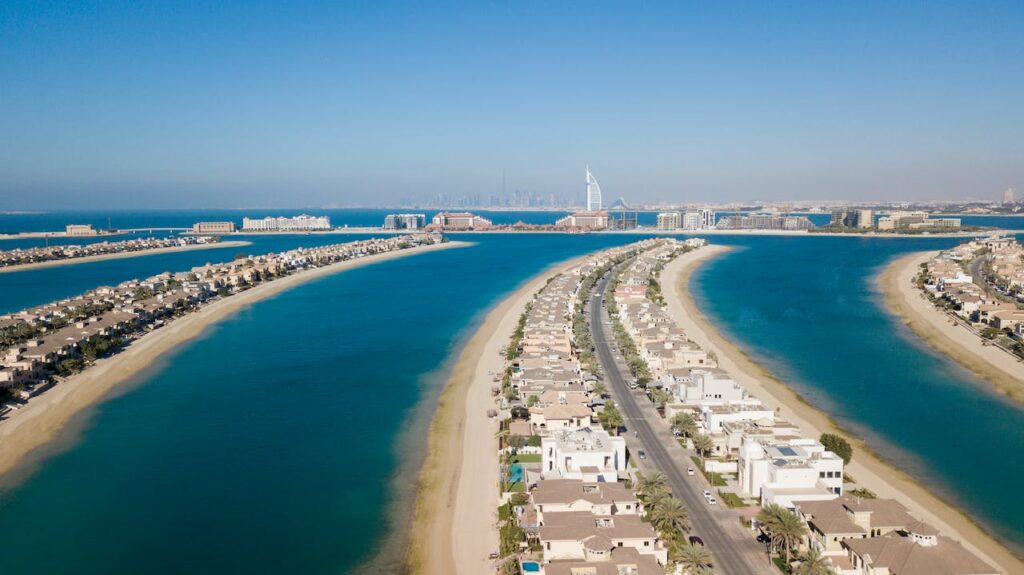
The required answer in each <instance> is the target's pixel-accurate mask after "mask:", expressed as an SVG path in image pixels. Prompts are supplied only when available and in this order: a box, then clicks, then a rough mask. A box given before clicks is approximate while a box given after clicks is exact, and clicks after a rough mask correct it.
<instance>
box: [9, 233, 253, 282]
mask: <svg viewBox="0 0 1024 575" xmlns="http://www.w3.org/2000/svg"><path fill="white" fill-rule="evenodd" d="M251 245H252V242H248V241H243V240H232V241H230V242H217V243H214V244H195V245H190V246H171V247H167V248H153V249H148V250H135V251H127V252H116V253H112V254H99V255H95V256H85V257H81V258H66V259H60V260H47V261H45V262H34V263H30V264H17V265H13V266H6V267H0V274H9V273H17V272H27V271H31V270H37V269H42V268H54V267H60V266H70V265H74V264H88V263H93V262H101V261H104V260H119V259H127V258H140V257H144V256H156V255H160V254H169V253H175V252H192V251H198V250H213V249H217V248H240V247H244V246H251Z"/></svg>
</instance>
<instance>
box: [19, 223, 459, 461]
mask: <svg viewBox="0 0 1024 575" xmlns="http://www.w3.org/2000/svg"><path fill="white" fill-rule="evenodd" d="M467 245H470V244H467V243H464V242H449V243H444V244H434V245H429V246H423V247H417V248H410V249H405V250H398V251H393V252H388V253H384V254H377V255H372V256H367V257H362V258H358V259H354V260H348V261H344V262H338V263H336V264H333V265H329V266H326V267H322V268H317V269H314V270H308V271H303V272H298V273H295V274H293V275H290V276H287V277H284V278H281V279H277V280H274V281H271V282H269V283H265V284H261V285H258V286H256V287H254V288H252V289H250V290H247V291H244V292H242V293H240V294H236V295H233V296H230V297H227V298H224V299H221V300H218V301H216V302H214V303H212V304H209V305H207V306H206V307H203V308H202V309H200V310H198V311H195V312H192V313H190V314H188V315H186V316H184V317H182V318H179V319H177V320H174V321H172V322H171V323H169V324H168V325H166V326H165V327H163V328H160V329H158V330H156V331H154V332H151V333H148V334H145V335H143V336H142V337H140V338H139V339H137V340H136V341H134V342H132V343H131V344H130V345H129V346H128V347H127V348H125V349H124V350H123V351H121V352H120V353H118V354H116V355H114V356H111V357H108V358H105V359H101V360H99V361H97V362H96V364H95V365H93V366H91V367H89V368H88V369H86V370H85V371H83V372H81V373H79V374H76V375H74V376H72V377H70V378H68V379H67V380H66V381H64V382H63V383H60V384H58V385H56V386H55V387H53V388H51V389H49V390H47V391H46V392H44V393H42V394H41V395H39V396H38V397H35V398H33V399H32V400H30V401H29V402H28V404H27V405H26V406H25V407H23V408H22V409H20V410H17V411H15V412H13V413H11V414H8V417H7V419H4V420H3V421H0V474H5V473H7V472H9V471H11V470H12V469H14V468H15V467H16V466H17V465H18V463H19V462H21V461H22V460H23V458H24V457H25V456H26V455H27V454H29V453H30V452H32V451H33V450H34V449H36V448H39V447H41V446H43V445H45V444H46V443H48V442H50V441H52V440H53V439H55V438H56V437H58V435H59V434H60V432H61V430H62V429H63V428H64V427H65V425H66V424H67V422H68V421H69V420H70V419H71V418H72V417H73V416H74V415H76V414H78V413H79V412H81V411H82V410H84V409H85V408H87V407H89V406H91V405H93V404H95V403H97V402H98V401H100V400H102V399H103V398H104V397H105V396H107V394H108V393H109V392H110V391H111V390H112V389H114V388H115V387H116V386H117V385H119V384H122V383H124V382H126V381H128V380H130V379H131V378H132V376H134V375H135V374H136V373H138V372H139V371H140V370H142V369H145V368H146V367H148V366H149V365H151V364H152V363H153V361H154V360H155V359H157V358H158V357H159V356H160V355H162V354H164V353H166V352H168V351H170V350H172V349H174V348H175V347H176V346H178V345H179V344H181V343H183V342H185V341H187V340H189V339H192V338H194V337H196V336H198V335H199V334H200V333H202V331H203V330H204V329H205V328H206V327H207V326H209V325H211V324H213V323H215V322H217V321H220V320H221V319H224V318H226V317H228V316H230V315H232V314H234V313H235V312H237V311H238V310H240V309H242V308H244V307H246V306H248V305H250V304H252V303H254V302H257V301H259V300H262V299H265V298H267V297H270V296H272V295H274V294H277V293H280V292H282V291H284V290H287V289H290V288H292V287H295V286H297V285H299V284H303V283H306V282H309V281H312V280H314V279H317V278H321V277H324V276H328V275H332V274H336V273H339V272H343V271H346V270H350V269H353V268H356V267H360V266H365V265H370V264H373V263H377V262H382V261H385V260H390V259H395V258H401V257H406V256H411V255H415V254H420V253H425V252H430V251H437V250H443V249H448V248H454V247H462V246H467Z"/></svg>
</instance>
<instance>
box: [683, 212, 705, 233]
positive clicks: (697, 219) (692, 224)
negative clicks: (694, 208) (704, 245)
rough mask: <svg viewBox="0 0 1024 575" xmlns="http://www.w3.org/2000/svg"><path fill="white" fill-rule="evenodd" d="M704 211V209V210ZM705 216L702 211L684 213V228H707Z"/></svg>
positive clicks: (691, 229)
mask: <svg viewBox="0 0 1024 575" xmlns="http://www.w3.org/2000/svg"><path fill="white" fill-rule="evenodd" d="M702 211H703V210H702ZM705 227H706V226H705V225H704V217H703V215H702V213H701V212H686V213H685V214H683V229H684V230H689V231H693V230H700V229H703V228H705Z"/></svg>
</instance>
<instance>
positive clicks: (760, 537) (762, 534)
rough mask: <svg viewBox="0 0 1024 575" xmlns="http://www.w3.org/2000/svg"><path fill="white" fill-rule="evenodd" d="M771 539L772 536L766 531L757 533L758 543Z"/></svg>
mask: <svg viewBox="0 0 1024 575" xmlns="http://www.w3.org/2000/svg"><path fill="white" fill-rule="evenodd" d="M769 541H771V538H770V537H768V536H767V535H765V534H764V533H758V534H757V542H758V543H768V542H769Z"/></svg>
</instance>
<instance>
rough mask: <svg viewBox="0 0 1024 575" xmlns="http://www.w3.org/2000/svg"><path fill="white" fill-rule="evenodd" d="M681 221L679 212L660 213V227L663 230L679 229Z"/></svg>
mask: <svg viewBox="0 0 1024 575" xmlns="http://www.w3.org/2000/svg"><path fill="white" fill-rule="evenodd" d="M680 221H681V219H680V217H679V212H662V213H660V214H658V229H659V230H663V231H669V230H678V229H679V225H680Z"/></svg>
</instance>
